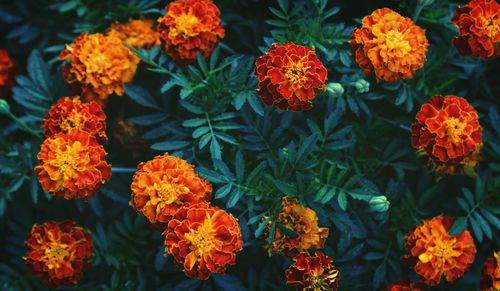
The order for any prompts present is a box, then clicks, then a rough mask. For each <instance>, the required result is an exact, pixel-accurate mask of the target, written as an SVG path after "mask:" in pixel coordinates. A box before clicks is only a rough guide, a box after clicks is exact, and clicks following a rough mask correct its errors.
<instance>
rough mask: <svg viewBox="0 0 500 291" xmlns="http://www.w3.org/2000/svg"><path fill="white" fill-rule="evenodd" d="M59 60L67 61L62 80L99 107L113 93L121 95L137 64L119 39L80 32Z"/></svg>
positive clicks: (76, 92) (137, 61)
mask: <svg viewBox="0 0 500 291" xmlns="http://www.w3.org/2000/svg"><path fill="white" fill-rule="evenodd" d="M59 57H60V59H61V60H66V61H67V63H66V65H65V66H64V71H63V73H64V79H65V80H66V82H68V83H69V84H70V87H71V88H72V89H73V90H74V91H75V94H77V95H80V96H82V97H83V98H84V99H85V100H86V101H96V102H97V103H99V105H104V103H105V101H106V99H107V98H108V96H109V95H111V94H113V93H115V94H117V95H119V96H121V95H123V92H124V89H123V86H124V84H125V83H129V82H131V81H132V79H133V78H134V75H135V71H136V69H137V64H138V63H139V58H138V57H136V56H135V55H134V54H133V53H132V52H131V51H130V50H129V49H128V48H127V47H126V46H124V45H123V44H122V42H121V40H120V39H119V38H118V37H116V36H112V35H108V36H104V35H102V34H100V33H96V34H87V33H86V32H83V33H82V34H81V35H80V36H79V37H78V38H76V39H75V40H74V41H73V43H71V44H70V45H66V48H65V49H64V50H63V51H62V52H61V55H60V56H59Z"/></svg>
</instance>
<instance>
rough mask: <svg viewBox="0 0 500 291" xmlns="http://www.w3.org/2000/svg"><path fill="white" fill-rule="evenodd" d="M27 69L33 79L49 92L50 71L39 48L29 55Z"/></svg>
mask: <svg viewBox="0 0 500 291" xmlns="http://www.w3.org/2000/svg"><path fill="white" fill-rule="evenodd" d="M27 71H28V75H29V76H30V78H31V80H33V81H34V82H36V84H38V85H39V86H40V88H41V89H43V90H44V91H45V92H46V93H48V92H49V84H50V78H49V72H48V70H47V67H46V65H45V62H44V61H43V59H42V55H41V54H40V52H39V51H38V50H33V51H31V54H30V55H29V57H28V64H27Z"/></svg>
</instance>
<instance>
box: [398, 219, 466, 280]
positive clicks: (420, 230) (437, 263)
mask: <svg viewBox="0 0 500 291" xmlns="http://www.w3.org/2000/svg"><path fill="white" fill-rule="evenodd" d="M452 224H453V218H451V217H449V216H446V215H439V216H436V217H434V218H432V219H430V220H425V221H424V223H423V225H421V226H417V227H416V228H415V229H414V230H413V231H411V232H409V233H408V234H407V235H406V236H405V239H406V245H405V246H406V249H407V250H408V251H409V252H410V253H409V254H407V255H405V257H404V258H405V259H406V260H408V261H412V262H415V272H416V273H417V274H418V275H419V276H420V278H422V280H423V281H424V282H425V283H426V284H428V285H431V286H433V285H437V284H439V282H440V281H441V277H442V276H443V275H444V276H445V277H446V280H447V281H448V282H453V281H455V280H457V279H459V278H461V277H462V276H463V275H464V272H465V271H467V270H468V269H469V268H470V266H471V264H472V262H473V261H474V257H475V256H476V246H475V245H474V239H473V238H472V236H471V234H470V233H469V231H468V230H465V231H463V232H461V233H460V234H458V235H449V234H448V231H449V230H450V228H451V225H452Z"/></svg>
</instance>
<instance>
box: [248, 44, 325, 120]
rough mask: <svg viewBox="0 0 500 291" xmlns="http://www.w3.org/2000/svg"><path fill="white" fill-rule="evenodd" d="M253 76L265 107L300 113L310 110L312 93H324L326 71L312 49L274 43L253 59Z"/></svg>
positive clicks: (313, 95)
mask: <svg viewBox="0 0 500 291" xmlns="http://www.w3.org/2000/svg"><path fill="white" fill-rule="evenodd" d="M255 74H256V75H257V78H258V79H259V88H258V89H257V93H258V94H259V95H260V97H262V101H264V103H265V104H267V105H273V106H276V107H278V108H279V109H282V110H286V109H288V108H290V109H291V110H293V111H301V110H308V109H311V107H312V100H313V99H314V97H315V96H316V93H318V92H320V91H325V89H326V78H327V74H328V72H327V70H326V68H325V66H323V64H322V63H321V61H320V60H319V59H318V57H317V56H316V54H315V53H314V49H313V48H308V47H305V46H301V45H296V44H293V43H289V44H281V45H280V44H276V43H275V44H273V45H272V47H271V48H270V49H269V50H268V51H267V52H266V53H264V55H262V56H260V57H259V58H258V59H257V60H256V62H255Z"/></svg>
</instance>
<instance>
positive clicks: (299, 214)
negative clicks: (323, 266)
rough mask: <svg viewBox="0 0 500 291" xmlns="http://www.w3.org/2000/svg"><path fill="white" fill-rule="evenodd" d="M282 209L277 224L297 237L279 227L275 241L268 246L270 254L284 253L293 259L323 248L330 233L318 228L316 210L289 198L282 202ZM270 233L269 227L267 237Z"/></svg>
mask: <svg viewBox="0 0 500 291" xmlns="http://www.w3.org/2000/svg"><path fill="white" fill-rule="evenodd" d="M281 207H282V209H281V212H280V214H279V215H278V219H277V220H276V223H278V224H280V225H281V226H282V227H284V228H286V229H288V230H291V232H294V233H295V235H293V236H290V235H289V234H288V233H286V231H283V230H281V229H280V228H279V227H277V228H276V232H275V234H274V240H273V242H272V243H271V244H270V245H269V246H268V250H269V253H270V254H272V253H279V252H283V253H285V254H286V255H289V256H291V257H293V256H295V255H296V254H297V253H299V252H301V251H304V250H307V249H310V248H322V247H323V245H324V244H325V240H326V238H327V237H328V232H329V231H328V228H323V227H318V216H317V214H316V212H314V210H312V209H311V208H307V207H304V206H302V205H300V204H299V202H298V200H297V199H292V198H287V197H284V198H283V200H282V201H281ZM270 224H271V222H270ZM269 231H270V227H269V226H268V227H267V229H266V231H265V233H266V236H268V235H269Z"/></svg>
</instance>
